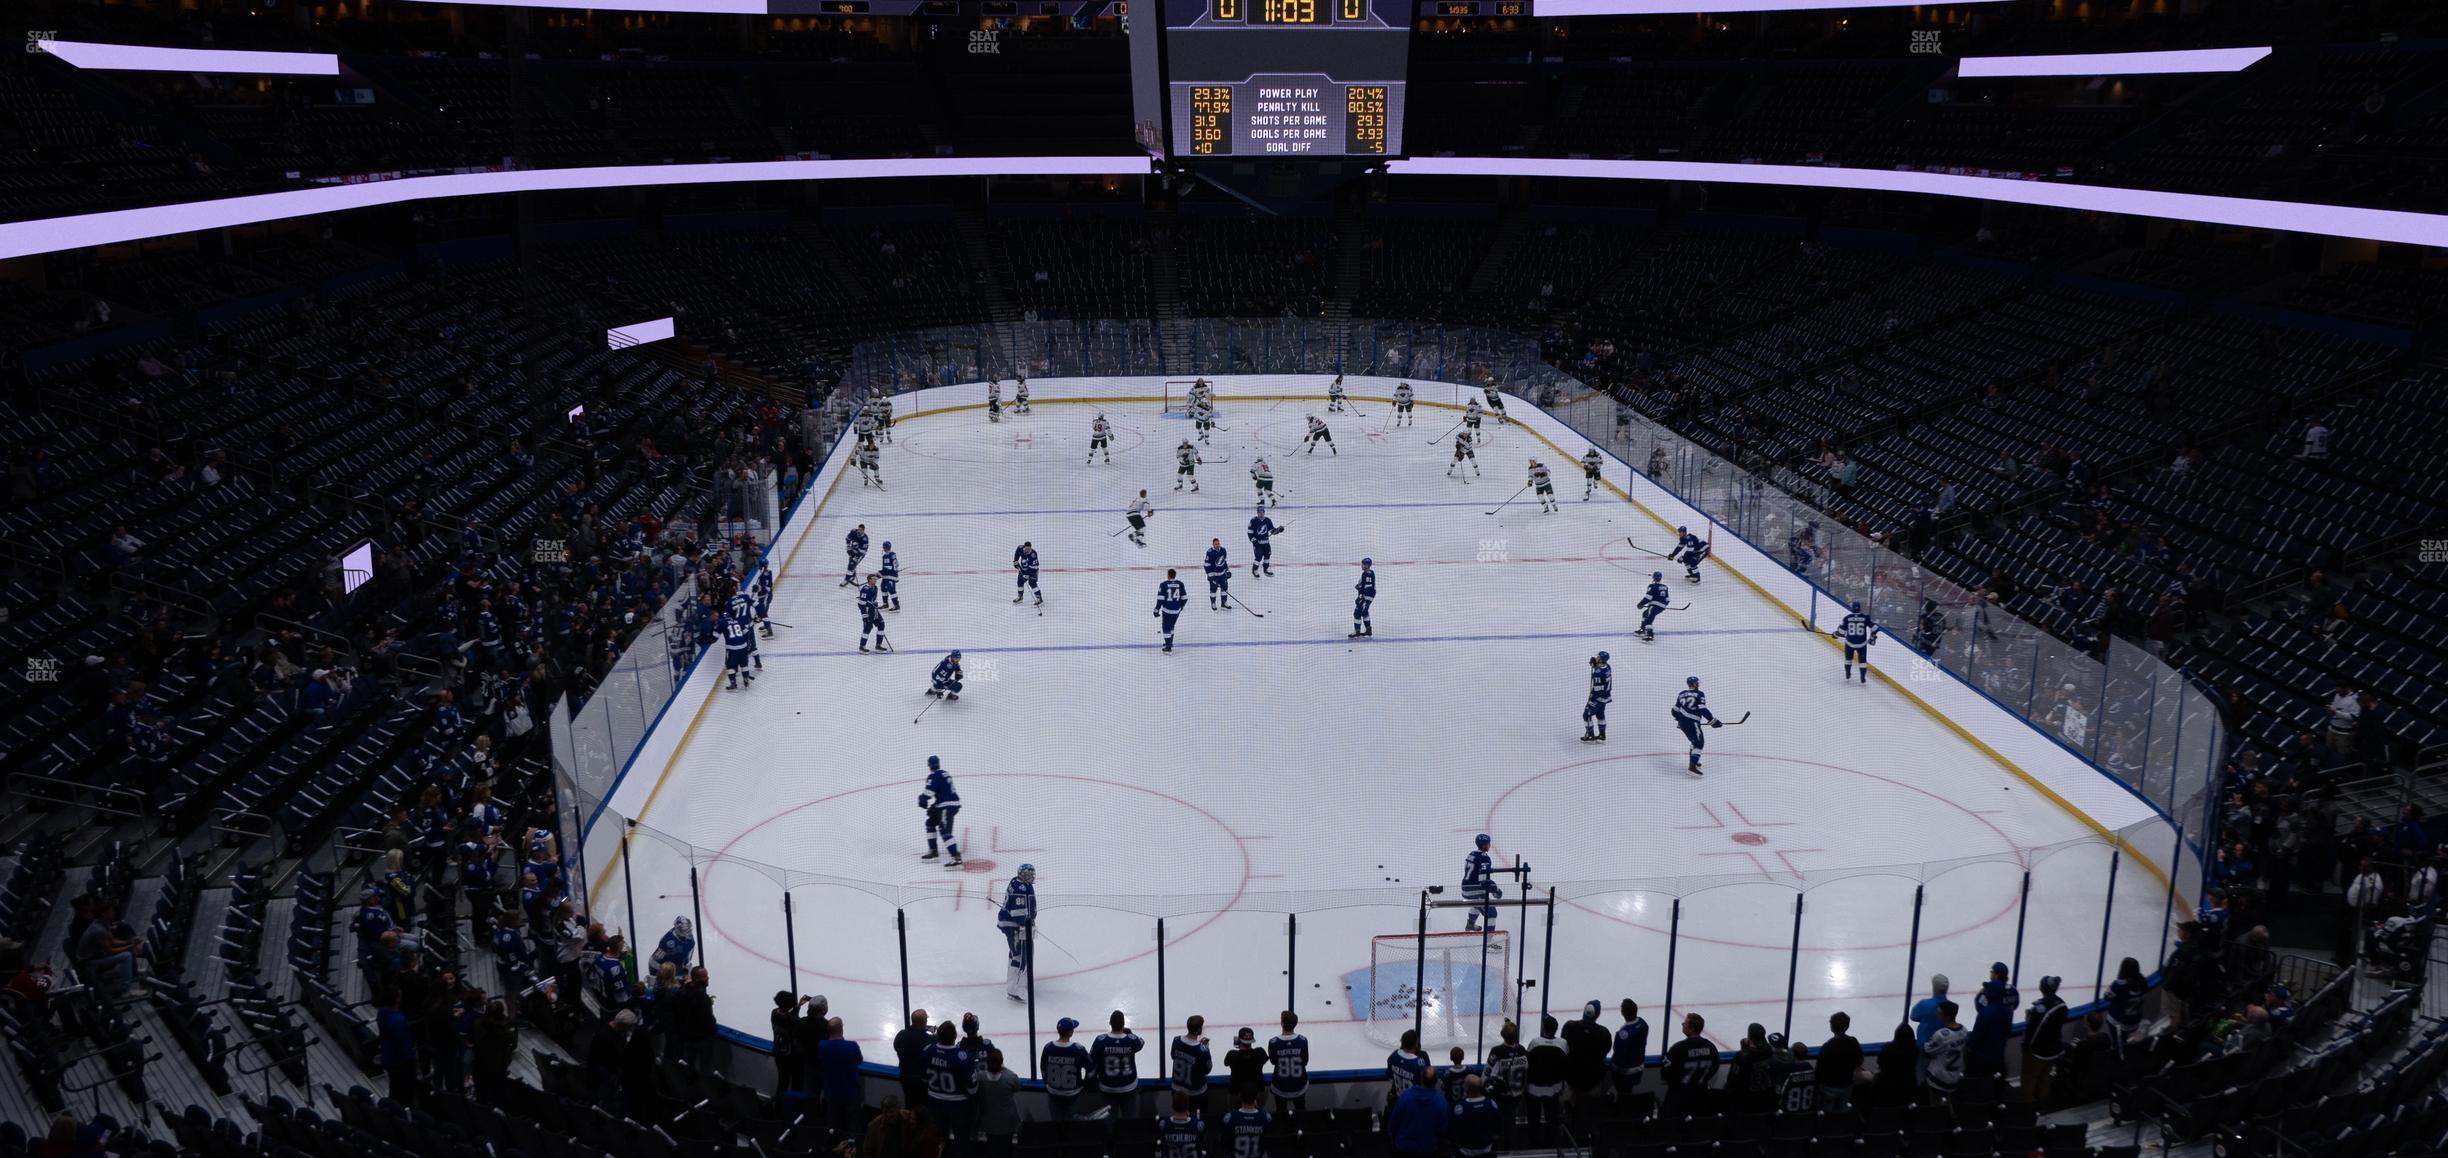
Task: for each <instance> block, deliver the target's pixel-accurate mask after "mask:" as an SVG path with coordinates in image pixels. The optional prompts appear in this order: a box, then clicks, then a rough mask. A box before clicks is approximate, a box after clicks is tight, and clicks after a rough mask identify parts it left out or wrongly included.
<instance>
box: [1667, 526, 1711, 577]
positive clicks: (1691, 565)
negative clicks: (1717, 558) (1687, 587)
mask: <svg viewBox="0 0 2448 1158" xmlns="http://www.w3.org/2000/svg"><path fill="white" fill-rule="evenodd" d="M1708 554H1709V545H1708V540H1706V539H1703V538H1701V537H1700V536H1698V535H1695V534H1692V533H1691V528H1689V527H1676V528H1675V545H1674V553H1673V555H1672V556H1671V558H1673V559H1674V561H1675V562H1678V563H1681V564H1683V578H1684V579H1685V580H1686V581H1688V582H1692V583H1697V582H1699V581H1700V561H1701V560H1702V559H1706V558H1708Z"/></svg>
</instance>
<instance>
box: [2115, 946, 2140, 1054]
mask: <svg viewBox="0 0 2448 1158" xmlns="http://www.w3.org/2000/svg"><path fill="white" fill-rule="evenodd" d="M2149 989H2150V982H2149V981H2148V980H2146V979H2144V977H2143V976H2142V963H2141V962H2139V961H2136V960H2134V959H2133V958H2131V957H2127V958H2125V959H2124V960H2122V961H2119V962H2117V975H2116V980H2114V981H2111V982H2109V983H2108V1010H2107V1013H2108V1026H2109V1029H2110V1031H2111V1032H2112V1033H2113V1034H2114V1035H2115V1036H2114V1039H2113V1040H2112V1041H2111V1043H2110V1044H2111V1045H2113V1046H2114V1047H2115V1049H2116V1053H2117V1056H2119V1057H2122V1056H2124V1054H2125V1043H2126V1042H2128V1041H2131V1040H2132V1039H2133V1035H2134V1034H2135V1033H2137V1032H2140V1030H2141V1028H2142V996H2143V994H2144V993H2146V992H2148V991H2149Z"/></svg>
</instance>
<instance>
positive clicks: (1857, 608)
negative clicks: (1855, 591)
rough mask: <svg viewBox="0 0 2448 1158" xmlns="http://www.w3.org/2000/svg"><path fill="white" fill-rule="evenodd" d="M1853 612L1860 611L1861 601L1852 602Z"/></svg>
mask: <svg viewBox="0 0 2448 1158" xmlns="http://www.w3.org/2000/svg"><path fill="white" fill-rule="evenodd" d="M1853 610H1855V611H1859V610H1861V600H1859V599H1856V600H1854V601H1853Z"/></svg>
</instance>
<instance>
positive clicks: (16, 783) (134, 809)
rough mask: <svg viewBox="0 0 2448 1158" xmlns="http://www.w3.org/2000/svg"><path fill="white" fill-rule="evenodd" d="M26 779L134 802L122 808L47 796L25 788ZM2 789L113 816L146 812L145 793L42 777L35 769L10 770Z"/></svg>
mask: <svg viewBox="0 0 2448 1158" xmlns="http://www.w3.org/2000/svg"><path fill="white" fill-rule="evenodd" d="M26 781H33V782H35V783H36V784H38V785H52V784H56V785H59V786H61V787H62V788H66V789H70V790H73V791H78V792H91V793H95V794H97V795H102V796H118V797H124V798H126V799H127V800H129V801H131V802H132V803H131V805H130V806H129V808H127V809H125V810H122V809H118V808H111V807H108V806H106V805H102V804H97V803H94V802H93V801H89V800H74V799H66V798H55V797H50V796H44V795H41V794H40V793H38V792H34V791H29V790H28V789H26V788H25V787H24V782H26ZM0 791H4V792H7V793H9V794H11V795H15V796H22V797H24V798H26V799H28V800H33V801H37V802H39V803H43V804H62V805H67V806H69V807H73V808H91V809H95V810H97V811H101V812H106V813H109V814H110V815H112V816H125V817H131V818H132V817H138V816H143V815H145V814H146V812H147V808H146V806H145V798H144V794H143V793H140V792H136V791H133V790H130V789H126V788H118V787H112V786H107V785H101V784H79V783H77V782H76V781H74V780H63V779H61V778H59V777H56V776H41V775H37V774H35V773H32V772H11V773H9V777H8V780H7V781H5V786H0Z"/></svg>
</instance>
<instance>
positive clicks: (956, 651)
mask: <svg viewBox="0 0 2448 1158" xmlns="http://www.w3.org/2000/svg"><path fill="white" fill-rule="evenodd" d="M950 658H952V659H959V658H960V649H959V648H957V647H956V648H953V649H952V655H951V657H950Z"/></svg>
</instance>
